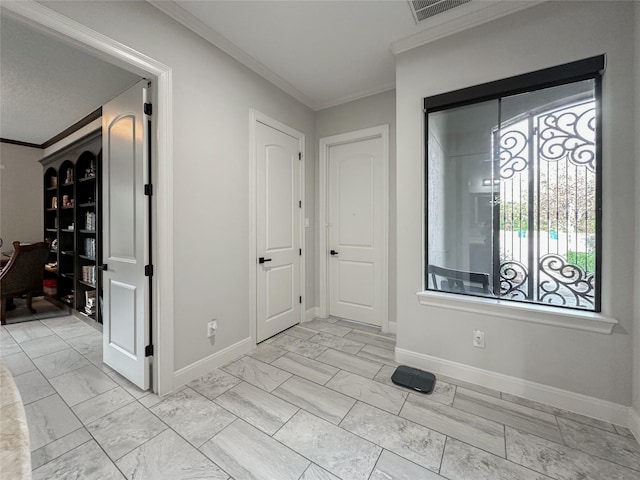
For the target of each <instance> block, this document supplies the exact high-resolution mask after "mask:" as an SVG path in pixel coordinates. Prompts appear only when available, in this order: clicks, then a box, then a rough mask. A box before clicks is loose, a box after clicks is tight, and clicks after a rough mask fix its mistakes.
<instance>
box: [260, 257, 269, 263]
mask: <svg viewBox="0 0 640 480" xmlns="http://www.w3.org/2000/svg"><path fill="white" fill-rule="evenodd" d="M270 261H271V259H270V258H264V257H260V258H258V263H265V262H270Z"/></svg>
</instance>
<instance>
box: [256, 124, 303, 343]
mask: <svg viewBox="0 0 640 480" xmlns="http://www.w3.org/2000/svg"><path fill="white" fill-rule="evenodd" d="M299 155H300V140H299V139H297V138H294V137H292V136H290V135H287V134H286V133H283V132H281V131H279V130H276V129H275V128H272V127H269V126H267V125H264V124H263V123H260V122H257V124H256V161H257V175H256V182H257V185H256V189H257V203H258V205H257V209H256V212H257V219H256V224H257V253H258V258H256V268H257V273H256V284H257V299H256V302H257V305H256V307H257V325H256V340H257V341H258V342H261V341H263V340H265V339H267V338H269V337H271V336H273V335H275V334H277V333H279V332H281V331H282V330H285V329H287V328H289V327H291V326H293V325H295V324H296V323H299V322H300V320H301V319H302V317H301V311H302V309H301V302H302V298H301V297H300V295H301V293H300V263H301V262H300V258H301V255H302V251H301V250H300V222H301V218H300V217H301V211H302V209H301V205H302V204H301V199H302V194H301V188H300V172H301V163H302V162H301V161H300V157H299Z"/></svg>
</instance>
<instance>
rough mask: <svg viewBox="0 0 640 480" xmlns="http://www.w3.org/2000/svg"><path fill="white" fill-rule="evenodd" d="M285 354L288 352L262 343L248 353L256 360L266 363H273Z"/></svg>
mask: <svg viewBox="0 0 640 480" xmlns="http://www.w3.org/2000/svg"><path fill="white" fill-rule="evenodd" d="M285 353H287V351H286V350H282V349H281V348H277V347H274V346H272V345H269V344H267V343H261V344H260V345H258V346H257V347H256V348H255V349H254V350H252V351H251V352H249V353H248V355H249V356H250V357H252V358H255V359H256V360H260V361H261V362H264V363H271V362H273V361H274V360H276V359H277V358H280V357H281V356H283V355H284V354H285Z"/></svg>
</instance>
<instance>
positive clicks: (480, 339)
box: [473, 330, 485, 348]
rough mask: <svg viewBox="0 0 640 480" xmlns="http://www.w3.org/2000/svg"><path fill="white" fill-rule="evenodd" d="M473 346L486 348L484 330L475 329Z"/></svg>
mask: <svg viewBox="0 0 640 480" xmlns="http://www.w3.org/2000/svg"><path fill="white" fill-rule="evenodd" d="M473 346H474V347H478V348H484V347H485V345H484V332H483V331H482V330H474V331H473Z"/></svg>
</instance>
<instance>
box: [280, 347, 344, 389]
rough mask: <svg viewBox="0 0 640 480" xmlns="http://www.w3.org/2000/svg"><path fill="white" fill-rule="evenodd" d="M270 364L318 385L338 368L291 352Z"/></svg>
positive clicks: (325, 381) (328, 378)
mask: <svg viewBox="0 0 640 480" xmlns="http://www.w3.org/2000/svg"><path fill="white" fill-rule="evenodd" d="M272 365H273V366H275V367H278V368H281V369H282V370H285V371H287V372H289V373H293V374H294V375H298V376H299V377H302V378H306V379H307V380H311V381H312V382H315V383H319V384H320V385H324V384H325V383H327V382H328V381H329V380H330V379H331V377H333V376H334V375H335V374H336V373H338V369H337V368H335V367H332V366H331V365H327V364H326V363H322V362H318V361H317V360H313V359H311V358H307V357H303V356H302V355H298V354H297V353H291V352H289V353H287V354H286V355H284V356H282V357H280V358H278V359H277V360H276V361H275V362H273V363H272Z"/></svg>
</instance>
